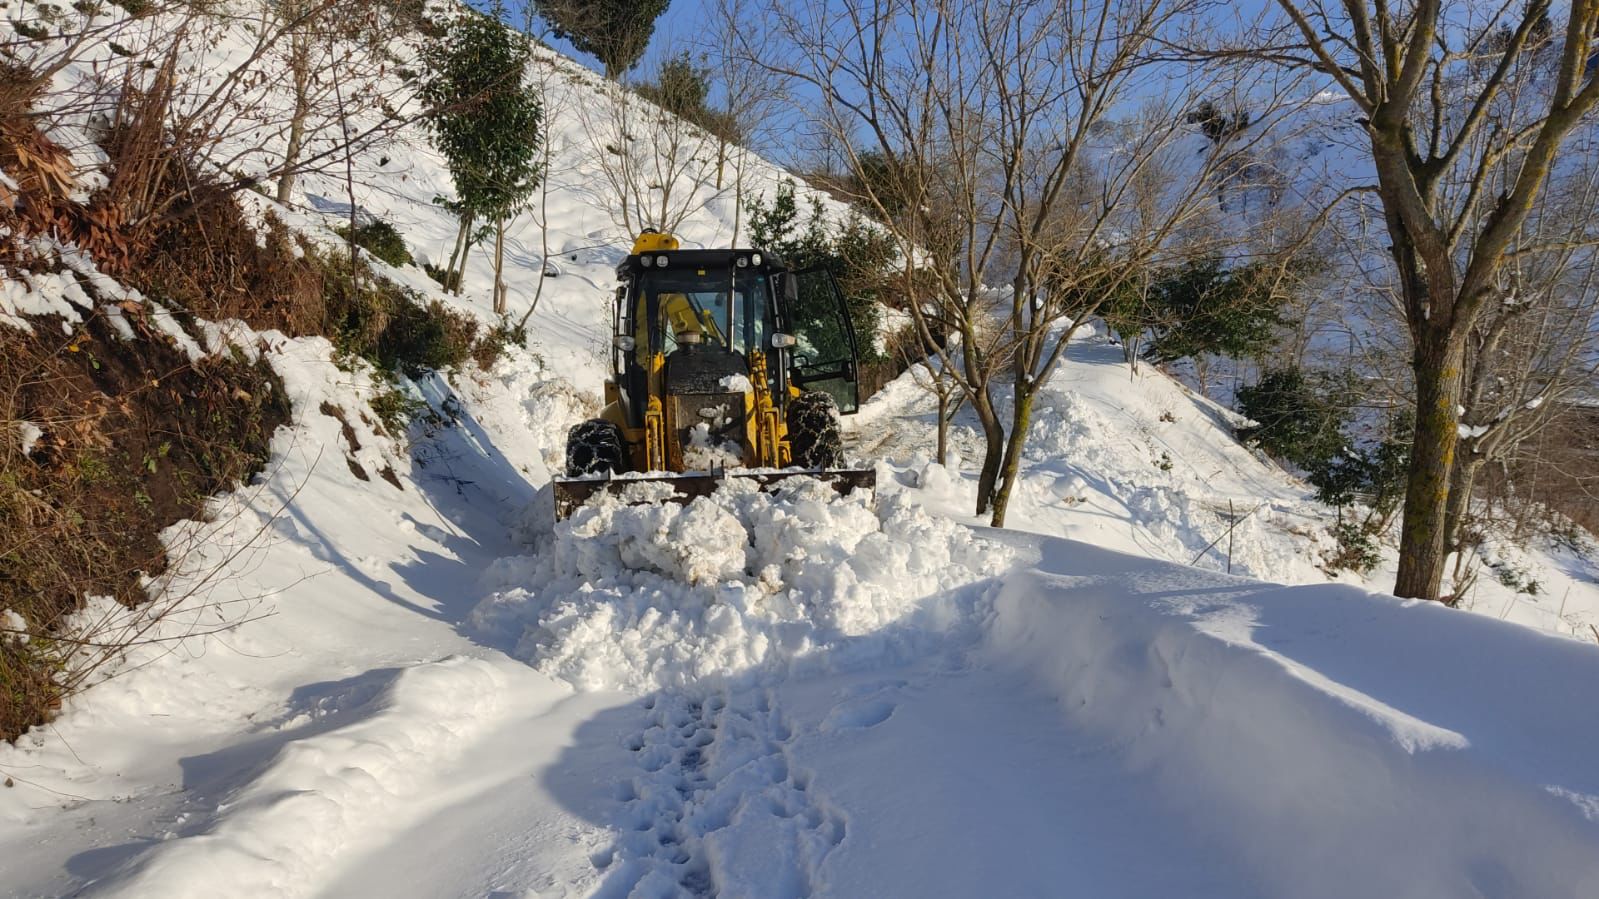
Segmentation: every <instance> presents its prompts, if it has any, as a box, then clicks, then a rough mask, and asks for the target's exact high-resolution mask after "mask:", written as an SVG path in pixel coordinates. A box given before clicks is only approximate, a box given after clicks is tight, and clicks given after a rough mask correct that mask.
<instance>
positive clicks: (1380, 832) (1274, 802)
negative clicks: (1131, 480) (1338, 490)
mask: <svg viewBox="0 0 1599 899" xmlns="http://www.w3.org/2000/svg"><path fill="white" fill-rule="evenodd" d="M1033 548H1034V551H1035V552H1036V554H1037V556H1036V557H1037V560H1038V561H1037V564H1036V565H1034V566H1031V567H1024V568H1022V569H1021V570H1018V571H1017V572H1015V573H1013V574H1010V575H1008V576H1007V577H1006V578H1005V582H1004V587H1003V589H1002V590H1001V591H1000V592H999V595H998V597H997V599H996V601H995V618H994V623H993V627H992V629H991V630H990V632H989V633H988V635H987V639H986V647H987V650H988V653H989V656H990V658H992V659H993V660H994V661H995V662H996V663H997V664H1001V665H1005V666H1010V667H1013V668H1015V669H1018V670H1020V671H1023V672H1025V674H1026V675H1027V676H1028V677H1029V678H1031V679H1033V680H1034V681H1035V682H1036V683H1038V684H1040V685H1041V686H1042V687H1044V688H1045V689H1046V690H1048V691H1049V692H1050V693H1052V694H1053V695H1055V696H1056V697H1058V699H1059V702H1060V708H1061V714H1062V715H1063V716H1064V718H1065V720H1066V723H1067V724H1068V725H1069V726H1071V727H1073V728H1079V729H1081V730H1083V731H1085V732H1087V733H1088V734H1091V735H1092V736H1094V737H1095V738H1097V739H1100V740H1103V741H1105V743H1106V745H1107V747H1108V749H1109V751H1113V752H1116V753H1118V754H1120V755H1123V756H1125V759H1126V764H1127V765H1128V767H1129V768H1130V769H1131V770H1133V771H1136V772H1142V773H1144V774H1146V775H1147V776H1149V777H1151V778H1152V779H1153V780H1154V782H1155V783H1156V784H1157V785H1158V789H1159V790H1160V792H1162V793H1163V794H1164V795H1165V796H1166V798H1167V799H1168V800H1169V801H1170V803H1171V806H1172V808H1173V810H1174V812H1175V813H1176V814H1178V815H1180V816H1181V817H1182V820H1183V821H1184V823H1185V824H1186V825H1187V826H1190V827H1192V828H1195V829H1196V830H1199V831H1202V832H1204V833H1206V834H1208V835H1210V836H1211V837H1212V838H1213V839H1214V840H1215V841H1216V842H1217V844H1218V845H1220V846H1221V847H1222V848H1223V849H1224V851H1225V852H1226V853H1227V854H1228V855H1230V856H1232V857H1234V858H1237V859H1240V860H1242V862H1243V863H1244V864H1245V865H1246V866H1247V867H1248V868H1249V869H1250V870H1251V872H1252V873H1253V874H1254V876H1255V877H1257V878H1258V880H1259V882H1260V883H1261V885H1262V887H1263V889H1264V892H1265V893H1266V894H1268V895H1280V896H1281V895H1293V896H1307V897H1308V896H1327V897H1335V896H1396V897H1399V896H1407V897H1430V896H1592V895H1599V852H1596V851H1595V849H1596V847H1599V766H1596V765H1594V764H1593V752H1594V750H1595V747H1596V746H1599V714H1595V712H1594V711H1593V704H1592V696H1591V690H1592V685H1593V684H1594V683H1596V682H1599V652H1595V651H1594V650H1593V648H1592V647H1591V646H1585V645H1583V644H1581V643H1578V642H1576V641H1573V640H1569V639H1565V638H1560V637H1554V636H1548V635H1544V634H1540V633H1537V632H1534V631H1531V630H1528V629H1524V628H1520V627H1514V626H1506V625H1503V624H1501V623H1499V622H1495V621H1491V620H1487V619H1484V618H1480V617H1477V616H1471V615H1462V614H1460V613H1458V612H1452V611H1450V610H1448V609H1444V608H1442V607H1439V606H1436V605H1433V604H1429V603H1419V602H1400V601H1397V600H1395V599H1393V598H1391V597H1380V596H1375V595H1372V594H1369V593H1366V592H1365V591H1362V590H1359V589H1356V588H1353V587H1347V586H1341V585H1323V586H1306V587H1279V586H1274V585H1270V584H1261V583H1257V582H1252V581H1247V580H1242V579H1238V578H1229V577H1226V576H1224V575H1217V574H1208V573H1202V572H1199V571H1197V570H1195V569H1191V568H1185V567H1181V566H1176V565H1165V564H1160V563H1154V562H1151V561H1149V560H1147V559H1142V558H1136V557H1132V556H1125V555H1121V554H1118V553H1114V552H1109V551H1106V550H1102V549H1097V548H1094V547H1090V546H1087V545H1084V544H1079V543H1071V542H1067V541H1060V540H1047V539H1043V540H1038V541H1036V542H1035V543H1034V544H1033Z"/></svg>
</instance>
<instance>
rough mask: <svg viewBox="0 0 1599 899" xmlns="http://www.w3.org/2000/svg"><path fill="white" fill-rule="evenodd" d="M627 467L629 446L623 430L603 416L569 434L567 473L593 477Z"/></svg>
mask: <svg viewBox="0 0 1599 899" xmlns="http://www.w3.org/2000/svg"><path fill="white" fill-rule="evenodd" d="M626 470H627V449H626V446H625V445H624V443H623V441H622V429H621V428H618V427H617V426H616V425H615V424H613V423H611V422H608V421H606V420H605V419H603V418H591V419H589V420H588V421H585V422H583V423H582V424H579V425H573V426H572V430H570V431H568V432H567V433H566V476H567V477H569V478H585V477H592V476H594V475H597V474H605V473H606V472H612V473H613V474H615V473H621V472H624V471H626Z"/></svg>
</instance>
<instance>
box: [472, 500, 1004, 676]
mask: <svg viewBox="0 0 1599 899" xmlns="http://www.w3.org/2000/svg"><path fill="white" fill-rule="evenodd" d="M629 490H630V491H632V492H630V493H629V494H627V495H626V496H624V497H621V498H617V497H603V498H600V499H598V500H596V501H594V502H593V503H591V504H589V505H588V506H585V507H584V508H582V509H581V510H579V511H578V512H577V513H576V514H575V515H573V517H572V518H571V519H569V520H568V521H565V522H562V523H560V524H559V525H557V526H556V527H555V529H554V532H553V533H542V534H539V533H536V532H535V534H534V535H533V537H534V539H535V547H536V550H537V551H536V552H535V554H534V555H531V556H523V557H518V558H512V559H503V560H501V561H500V562H498V563H496V565H495V566H494V567H493V568H492V569H491V570H490V571H489V572H488V574H487V575H486V580H487V586H488V587H490V588H491V589H497V590H499V592H496V593H494V594H493V595H492V596H490V597H489V598H488V599H486V600H484V601H483V602H482V603H480V604H479V605H478V607H477V608H476V609H475V610H473V613H472V615H471V621H470V625H471V626H472V627H473V628H474V629H475V630H476V631H477V635H478V636H480V637H482V638H484V639H488V640H493V641H496V642H499V643H501V644H503V645H508V646H510V645H513V644H514V649H513V650H512V651H513V653H514V654H515V655H517V656H519V657H520V658H523V659H526V660H527V661H529V662H530V663H532V664H533V666H534V667H535V668H537V669H538V670H540V671H542V672H545V673H547V674H550V675H552V676H554V677H559V678H561V679H564V680H566V681H569V682H571V683H572V684H574V685H576V686H578V687H580V688H584V689H602V688H619V689H629V690H645V689H650V688H658V687H670V686H679V685H682V684H685V683H688V682H691V681H695V680H699V679H701V678H705V677H710V676H726V675H733V674H738V673H741V672H746V671H749V670H751V669H767V670H770V671H787V670H792V669H794V668H795V667H796V666H798V667H804V666H805V665H806V664H809V663H811V662H816V663H818V664H821V663H820V662H819V661H817V660H819V659H820V658H822V657H823V656H825V658H826V662H825V664H826V666H827V667H828V668H829V669H832V670H837V669H839V668H848V667H852V666H854V665H856V664H864V663H866V662H869V661H881V660H883V659H884V658H885V657H886V658H890V659H891V658H899V657H902V656H903V654H904V653H905V652H906V651H907V650H910V649H912V648H913V647H915V646H916V645H919V643H920V641H921V639H923V638H925V637H928V636H930V635H934V634H943V633H946V632H948V631H949V630H950V629H951V628H953V627H955V626H956V625H957V624H959V623H960V622H962V621H964V620H967V618H968V616H967V615H965V614H964V613H963V605H962V602H963V600H962V595H961V594H962V592H963V591H960V590H958V589H957V588H960V587H963V586H965V585H968V584H970V583H972V582H973V581H977V580H980V579H982V578H983V577H985V576H988V575H993V574H996V573H998V572H999V571H1000V570H1001V569H1002V568H1003V567H1004V566H1005V564H1006V562H1007V560H1008V559H1009V552H1008V551H1007V550H1006V549H1005V548H1003V547H1000V546H997V545H995V544H992V543H990V542H988V541H985V540H983V539H981V538H979V537H975V536H973V534H972V532H971V531H969V530H967V529H966V528H964V527H961V526H959V525H956V524H954V523H953V522H951V521H949V520H947V519H942V518H934V517H932V516H930V515H928V514H927V513H926V512H924V511H922V510H921V509H920V508H919V507H917V506H915V505H913V504H912V503H910V502H909V501H908V500H906V499H905V498H903V497H888V498H885V499H884V500H883V502H882V503H881V506H880V507H879V508H877V509H875V510H874V508H873V505H872V502H871V499H870V498H869V495H867V494H864V493H856V494H852V495H850V496H839V495H838V494H837V493H836V492H835V491H834V490H833V488H832V487H830V486H828V485H826V484H823V483H821V482H819V481H816V480H814V479H812V478H802V477H797V478H791V479H789V480H787V481H785V482H783V483H782V484H780V485H778V486H777V487H776V488H775V490H773V491H772V492H770V493H766V492H761V491H760V490H759V489H758V488H757V487H756V485H755V484H754V483H752V482H749V481H740V480H729V481H728V482H727V483H726V484H725V485H723V486H722V487H721V488H720V489H719V490H718V491H717V492H716V493H715V494H714V495H713V496H710V497H702V498H699V499H696V500H694V501H693V502H692V503H690V504H688V505H678V504H676V503H671V502H652V501H650V500H656V499H660V498H661V496H662V495H663V494H664V493H667V492H669V488H666V487H664V485H648V484H637V485H633V486H631V487H630V488H629ZM544 515H548V511H547V508H545V507H541V506H540V505H539V504H535V507H534V509H533V510H531V511H530V517H542V516H544ZM823 650H825V653H824V652H823Z"/></svg>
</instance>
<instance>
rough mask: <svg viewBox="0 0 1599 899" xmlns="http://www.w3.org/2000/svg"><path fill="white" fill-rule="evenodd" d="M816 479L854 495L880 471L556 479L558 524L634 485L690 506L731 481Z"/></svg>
mask: <svg viewBox="0 0 1599 899" xmlns="http://www.w3.org/2000/svg"><path fill="white" fill-rule="evenodd" d="M793 477H806V478H815V479H816V480H818V481H821V482H822V483H824V484H832V485H833V488H834V489H835V490H837V491H838V492H839V493H844V494H848V493H853V492H854V491H855V490H857V489H860V488H863V487H864V488H866V489H868V490H870V489H871V488H873V487H876V486H877V471H876V470H875V469H871V468H828V469H818V470H815V471H763V472H749V473H743V472H716V473H708V474H701V473H696V474H662V475H621V476H619V477H612V478H556V479H555V520H556V521H561V520H564V519H566V518H568V517H570V516H571V514H572V513H573V512H576V511H577V510H578V508H579V507H580V506H582V505H583V504H584V503H586V502H588V501H589V498H590V497H592V496H595V495H596V494H600V493H609V494H611V495H613V496H619V495H621V493H622V492H623V490H625V489H626V488H627V486H628V485H630V484H669V485H671V487H672V493H671V495H670V496H667V497H665V501H666V502H673V503H687V502H689V501H691V500H693V499H694V497H696V496H710V495H711V494H712V493H715V492H716V488H717V487H719V486H721V483H722V482H723V481H724V480H727V479H728V478H743V479H748V480H754V481H757V482H759V483H760V485H761V489H762V490H765V489H767V488H769V487H771V486H772V485H773V484H776V483H778V482H779V481H783V480H785V479H787V478H793Z"/></svg>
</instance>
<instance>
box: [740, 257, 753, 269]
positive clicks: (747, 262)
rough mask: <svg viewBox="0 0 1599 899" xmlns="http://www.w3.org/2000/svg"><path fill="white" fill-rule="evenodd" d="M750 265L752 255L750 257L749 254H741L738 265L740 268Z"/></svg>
mask: <svg viewBox="0 0 1599 899" xmlns="http://www.w3.org/2000/svg"><path fill="white" fill-rule="evenodd" d="M749 265H750V257H748V256H740V257H738V267H739V268H749Z"/></svg>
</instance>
